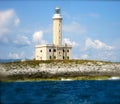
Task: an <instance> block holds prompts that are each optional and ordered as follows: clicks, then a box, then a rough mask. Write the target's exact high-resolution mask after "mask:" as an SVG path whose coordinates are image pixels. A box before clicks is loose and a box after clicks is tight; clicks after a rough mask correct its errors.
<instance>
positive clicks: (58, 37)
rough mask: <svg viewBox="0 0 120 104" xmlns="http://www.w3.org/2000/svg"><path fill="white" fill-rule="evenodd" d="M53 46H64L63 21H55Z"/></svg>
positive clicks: (59, 19)
mask: <svg viewBox="0 0 120 104" xmlns="http://www.w3.org/2000/svg"><path fill="white" fill-rule="evenodd" d="M53 44H54V45H61V44H62V19H61V18H58V19H57V18H56V19H54V20H53Z"/></svg>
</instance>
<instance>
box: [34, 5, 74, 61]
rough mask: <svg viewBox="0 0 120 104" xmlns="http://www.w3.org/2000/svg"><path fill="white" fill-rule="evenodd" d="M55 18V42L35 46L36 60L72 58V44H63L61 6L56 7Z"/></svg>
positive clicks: (53, 18)
mask: <svg viewBox="0 0 120 104" xmlns="http://www.w3.org/2000/svg"><path fill="white" fill-rule="evenodd" d="M52 20H53V43H52V44H40V45H36V46H35V59H36V60H68V59H71V52H72V46H70V45H68V44H62V20H63V18H62V15H61V11H60V8H59V7H56V8H55V12H54V14H53V17H52Z"/></svg>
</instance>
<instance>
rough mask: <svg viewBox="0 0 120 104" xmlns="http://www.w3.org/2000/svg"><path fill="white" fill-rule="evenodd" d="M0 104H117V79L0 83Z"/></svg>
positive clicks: (119, 85) (119, 88)
mask: <svg viewBox="0 0 120 104" xmlns="http://www.w3.org/2000/svg"><path fill="white" fill-rule="evenodd" d="M0 104H120V80H116V81H115V80H114V81H113V80H106V81H87V80H86V81H39V82H1V83H0Z"/></svg>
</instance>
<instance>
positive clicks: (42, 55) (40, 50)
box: [35, 46, 72, 60]
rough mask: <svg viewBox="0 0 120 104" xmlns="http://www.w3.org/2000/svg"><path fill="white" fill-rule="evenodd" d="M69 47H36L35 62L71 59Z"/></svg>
mask: <svg viewBox="0 0 120 104" xmlns="http://www.w3.org/2000/svg"><path fill="white" fill-rule="evenodd" d="M71 49H72V48H70V47H54V46H44V47H42V46H41V47H36V58H35V59H36V60H56V59H58V60H64V59H71Z"/></svg>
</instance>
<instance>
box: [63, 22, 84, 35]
mask: <svg viewBox="0 0 120 104" xmlns="http://www.w3.org/2000/svg"><path fill="white" fill-rule="evenodd" d="M63 31H64V32H67V33H74V34H82V33H84V32H86V29H85V28H84V27H83V26H81V25H80V24H79V23H77V22H72V23H70V24H67V25H63Z"/></svg>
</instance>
